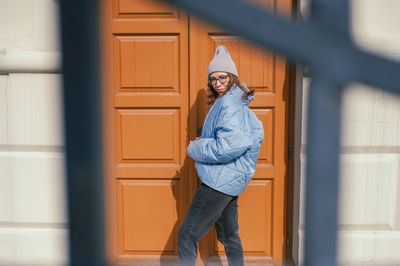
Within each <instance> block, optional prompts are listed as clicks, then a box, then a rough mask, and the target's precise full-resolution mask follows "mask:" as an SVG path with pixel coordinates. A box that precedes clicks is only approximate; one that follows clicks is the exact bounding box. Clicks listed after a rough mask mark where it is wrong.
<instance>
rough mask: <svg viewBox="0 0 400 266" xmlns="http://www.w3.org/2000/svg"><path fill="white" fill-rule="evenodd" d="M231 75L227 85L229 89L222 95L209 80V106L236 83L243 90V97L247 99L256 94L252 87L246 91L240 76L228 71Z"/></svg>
mask: <svg viewBox="0 0 400 266" xmlns="http://www.w3.org/2000/svg"><path fill="white" fill-rule="evenodd" d="M228 76H229V82H228V84H227V85H226V87H227V90H226V91H225V92H224V93H223V94H222V95H221V96H220V95H219V94H218V92H217V91H216V90H214V88H213V86H212V84H211V82H210V80H208V89H207V95H208V107H211V106H212V105H213V104H214V102H215V101H216V100H217V99H218V97H222V96H224V95H225V93H227V92H228V91H229V90H230V89H231V88H232V86H233V85H236V86H237V87H239V88H240V89H241V90H242V91H243V92H244V94H243V99H247V97H249V95H254V89H250V88H249V90H250V91H249V92H246V91H245V89H244V88H243V86H242V84H241V83H240V81H239V78H238V77H236V76H235V75H233V74H231V73H228Z"/></svg>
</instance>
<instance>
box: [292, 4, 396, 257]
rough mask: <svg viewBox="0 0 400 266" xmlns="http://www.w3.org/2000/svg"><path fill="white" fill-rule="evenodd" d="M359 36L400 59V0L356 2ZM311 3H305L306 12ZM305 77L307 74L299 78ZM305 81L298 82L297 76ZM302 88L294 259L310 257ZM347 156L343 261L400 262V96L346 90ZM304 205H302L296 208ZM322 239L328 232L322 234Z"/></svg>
mask: <svg viewBox="0 0 400 266" xmlns="http://www.w3.org/2000/svg"><path fill="white" fill-rule="evenodd" d="M351 7H352V30H353V38H354V40H355V41H356V43H357V44H358V45H359V46H360V47H362V48H363V49H366V50H369V51H374V52H377V53H379V54H381V55H384V56H387V57H391V58H395V59H399V58H400V45H399V44H400V32H399V31H398V29H399V26H400V20H398V14H397V13H398V10H399V8H400V2H399V1H393V0H385V1H384V0H382V1H376V0H353V1H351ZM308 8H309V2H308V1H302V2H301V9H302V13H303V16H304V17H305V19H306V17H307V13H308V11H309V10H308ZM299 78H300V77H299ZM298 80H299V79H298ZM309 82H310V78H304V79H303V82H299V85H298V88H297V89H298V91H297V108H298V109H299V111H302V112H300V114H298V117H297V120H301V121H302V123H301V126H297V128H296V130H297V134H298V135H299V134H301V137H300V136H298V139H297V140H298V141H300V142H301V143H297V145H296V147H297V150H296V152H297V153H296V165H295V168H296V176H295V199H296V200H295V201H296V202H295V208H296V209H295V215H296V217H297V221H295V222H294V232H297V233H298V234H297V235H295V236H294V239H293V240H294V246H295V247H294V249H293V250H294V251H293V256H294V258H295V260H296V261H297V262H298V264H302V262H303V249H304V245H303V240H304V215H305V213H304V208H303V207H304V201H305V197H304V196H305V195H304V194H305V193H304V185H305V177H306V175H305V172H304V169H305V161H306V155H305V153H304V151H305V146H306V142H305V137H306V136H305V134H306V120H307V117H306V112H305V109H304V107H305V106H306V104H307V94H308V84H309ZM341 145H342V148H341V157H340V161H341V164H342V169H341V177H340V182H341V186H340V189H341V194H340V222H339V225H340V231H339V262H340V264H342V265H359V264H362V265H399V264H400V253H399V252H398V247H400V204H399V203H398V202H400V201H399V199H400V182H399V178H400V96H397V95H391V94H389V93H386V92H384V91H381V90H379V88H371V87H369V86H366V85H364V84H352V85H351V86H348V87H347V88H346V91H345V93H344V105H343V122H342V144H341ZM296 204H297V205H296ZM321 237H323V236H321Z"/></svg>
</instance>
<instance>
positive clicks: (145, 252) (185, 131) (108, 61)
mask: <svg viewBox="0 0 400 266" xmlns="http://www.w3.org/2000/svg"><path fill="white" fill-rule="evenodd" d="M258 2H261V4H262V5H267V6H269V7H270V8H276V9H278V10H280V9H285V8H286V9H287V10H289V9H290V8H291V5H290V4H288V3H290V2H291V0H285V1H280V2H281V5H282V6H274V5H275V4H274V3H276V1H272V0H264V1H258ZM282 3H284V4H282ZM102 7H103V13H102V14H103V21H102V22H103V24H102V33H103V36H104V38H103V57H104V61H103V62H104V63H105V65H106V66H104V67H103V73H104V79H105V83H104V84H105V86H104V95H105V100H104V104H105V108H104V110H105V115H106V116H105V117H106V121H105V125H106V126H105V130H106V140H107V143H105V147H106V161H107V167H108V168H107V169H108V171H107V174H106V175H107V180H106V181H107V182H106V185H107V195H108V197H107V198H106V203H107V206H108V218H109V219H108V224H109V227H108V239H109V240H108V245H109V251H110V256H111V258H112V260H113V261H117V262H120V263H121V264H123V263H124V262H128V261H129V262H131V263H133V264H134V262H136V263H137V264H140V263H142V261H149V260H153V261H155V262H160V261H167V260H174V259H176V255H177V247H176V240H177V232H178V229H179V225H180V224H181V222H182V220H183V218H184V215H185V213H186V210H187V208H188V206H189V204H190V199H191V198H192V197H193V195H194V193H195V191H196V188H197V186H198V185H199V180H198V178H197V175H196V171H195V169H194V164H193V161H192V160H191V159H189V158H188V157H187V155H186V147H187V144H188V142H189V140H191V139H194V138H195V137H196V136H197V133H198V128H199V127H200V126H201V125H202V123H203V120H204V117H205V114H206V105H205V102H206V85H207V67H208V63H209V62H210V60H211V59H212V56H213V53H214V50H215V48H216V46H218V45H220V44H223V45H225V46H227V48H228V49H229V51H230V52H231V54H232V56H233V59H234V61H235V62H236V65H237V68H238V71H239V77H240V79H241V81H242V82H245V83H246V84H247V86H249V87H253V88H255V89H256V97H255V100H254V101H253V103H252V104H251V106H250V107H251V108H252V109H253V110H254V112H255V113H256V115H257V116H258V117H259V119H260V120H261V121H262V122H263V125H264V128H265V140H264V142H263V144H262V148H261V151H260V158H259V162H258V165H257V170H256V174H255V177H254V180H253V181H252V182H251V183H250V185H249V187H248V188H247V190H246V191H245V193H244V194H243V195H241V196H240V198H239V217H240V218H239V223H240V232H239V233H240V235H241V238H242V241H243V246H244V252H245V256H246V260H247V261H259V262H263V263H265V262H274V263H277V264H280V263H282V261H283V257H284V252H285V242H286V233H285V230H284V229H285V220H284V219H285V197H286V195H285V180H286V158H285V155H286V152H285V151H286V148H287V143H286V139H287V132H288V131H287V124H288V123H287V109H288V108H287V107H288V104H287V101H288V85H287V79H288V73H287V71H286V66H285V61H284V60H282V59H279V58H278V57H277V56H276V55H274V54H273V53H266V52H262V51H260V50H258V49H256V48H254V47H251V46H249V44H248V43H246V42H244V41H243V40H241V39H240V38H238V37H236V36H233V35H232V34H229V33H226V32H225V31H222V30H218V29H215V28H212V27H210V26H207V25H204V24H201V23H199V22H198V21H196V20H195V19H193V18H191V20H190V23H189V20H188V15H187V14H186V13H185V12H183V11H182V10H179V9H177V8H174V7H169V6H165V5H163V4H160V3H159V2H153V1H150V0H149V1H140V0H103V2H102ZM189 32H190V34H189ZM189 69H190V73H189ZM223 255H224V253H223V247H222V246H221V245H219V244H218V243H217V241H216V237H215V232H213V231H212V232H210V234H209V235H208V236H207V237H205V238H204V239H203V240H202V241H201V245H200V257H201V260H200V259H199V263H200V264H204V263H207V262H210V261H214V260H224V256H223Z"/></svg>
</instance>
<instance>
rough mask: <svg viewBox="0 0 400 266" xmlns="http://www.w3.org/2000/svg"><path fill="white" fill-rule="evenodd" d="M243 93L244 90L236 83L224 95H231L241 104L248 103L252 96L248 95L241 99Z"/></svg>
mask: <svg viewBox="0 0 400 266" xmlns="http://www.w3.org/2000/svg"><path fill="white" fill-rule="evenodd" d="M243 94H244V92H243V91H242V90H241V89H240V88H239V87H237V86H236V85H233V86H232V88H231V89H230V90H229V91H228V92H227V93H226V95H231V97H233V98H234V99H235V100H237V101H239V102H240V103H241V104H245V105H249V103H250V102H251V101H252V100H253V99H254V96H253V95H249V97H247V99H243Z"/></svg>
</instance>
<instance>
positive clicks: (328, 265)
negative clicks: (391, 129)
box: [305, 75, 342, 266]
mask: <svg viewBox="0 0 400 266" xmlns="http://www.w3.org/2000/svg"><path fill="white" fill-rule="evenodd" d="M341 101H342V90H341V88H340V87H339V86H337V85H334V83H333V82H332V81H329V79H327V78H325V77H324V78H323V77H322V76H321V75H318V76H316V77H315V78H314V79H313V80H312V83H311V86H310V89H309V106H308V116H307V117H308V126H307V132H308V134H307V167H306V169H307V170H306V171H307V173H306V219H305V223H306V230H305V265H307V266H320V265H324V266H334V265H336V253H337V247H336V246H337V236H336V234H337V233H336V231H337V220H338V219H337V213H338V180H339V179H338V175H339V172H338V166H339V163H338V153H339V146H340V141H339V130H340V113H341Z"/></svg>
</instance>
